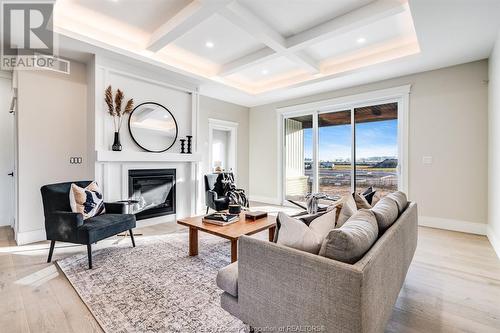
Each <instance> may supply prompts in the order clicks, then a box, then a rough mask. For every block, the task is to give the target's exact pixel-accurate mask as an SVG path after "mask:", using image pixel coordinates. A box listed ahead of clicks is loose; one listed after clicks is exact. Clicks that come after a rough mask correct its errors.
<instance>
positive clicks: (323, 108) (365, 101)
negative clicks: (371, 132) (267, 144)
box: [276, 84, 411, 204]
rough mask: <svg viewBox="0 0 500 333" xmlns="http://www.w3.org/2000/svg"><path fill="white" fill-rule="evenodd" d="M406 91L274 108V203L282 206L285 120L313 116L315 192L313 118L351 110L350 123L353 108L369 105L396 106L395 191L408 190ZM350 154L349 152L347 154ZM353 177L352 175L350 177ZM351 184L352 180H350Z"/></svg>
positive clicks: (404, 88)
mask: <svg viewBox="0 0 500 333" xmlns="http://www.w3.org/2000/svg"><path fill="white" fill-rule="evenodd" d="M410 91H411V84H407V85H403V86H398V87H393V88H388V89H381V90H374V91H369V92H365V93H361V94H355V95H349V96H342V97H337V98H332V99H327V100H321V101H316V102H311V103H305V104H298V105H292V106H286V107H282V108H277V109H276V112H277V117H278V140H277V141H278V163H277V164H278V182H277V183H278V184H277V187H278V189H277V190H278V191H277V193H278V201H279V202H280V203H281V204H286V200H285V197H286V188H285V186H286V182H285V179H284V177H286V174H285V146H284V144H285V141H284V139H283V138H284V135H285V126H284V123H285V119H287V118H290V117H295V116H305V115H312V116H313V162H314V163H313V164H314V166H313V167H314V169H313V177H314V176H315V178H314V180H313V191H317V189H318V184H319V179H318V170H316V169H317V166H318V163H317V157H318V155H319V154H318V137H317V136H318V130H317V126H318V124H317V119H318V115H319V114H320V113H325V112H335V111H343V110H351V122H352V120H353V117H354V112H353V111H354V109H355V108H359V107H363V106H370V105H373V104H384V103H395V102H396V103H398V138H397V140H398V160H399V161H398V170H397V171H398V174H399V175H398V176H399V178H398V189H399V190H400V191H403V192H405V193H408V191H409V180H408V169H409V167H408V163H409V157H408V156H409V140H408V128H409V108H410V105H409V104H410ZM351 134H352V142H354V139H355V137H354V136H355V133H354V131H352V133H351ZM351 149H352V151H354V150H355V146H354V145H353V146H352V147H351ZM351 154H352V153H351ZM352 177H354V175H353V176H352ZM351 181H352V184H354V180H351Z"/></svg>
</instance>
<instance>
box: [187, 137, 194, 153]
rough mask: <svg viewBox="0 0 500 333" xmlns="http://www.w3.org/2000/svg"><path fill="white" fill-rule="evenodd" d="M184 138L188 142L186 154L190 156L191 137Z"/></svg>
mask: <svg viewBox="0 0 500 333" xmlns="http://www.w3.org/2000/svg"><path fill="white" fill-rule="evenodd" d="M186 138H187V140H188V146H187V153H188V154H191V153H192V151H191V139H192V138H193V136H192V135H186Z"/></svg>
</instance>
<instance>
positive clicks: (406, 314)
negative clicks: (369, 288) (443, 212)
mask: <svg viewBox="0 0 500 333" xmlns="http://www.w3.org/2000/svg"><path fill="white" fill-rule="evenodd" d="M136 232H142V233H143V234H144V235H158V234H165V233H171V232H184V229H183V228H182V227H179V226H177V225H175V224H172V223H165V224H160V225H155V226H149V227H145V228H141V229H136ZM138 237H141V236H138ZM125 241H126V242H129V241H130V239H128V238H127V239H124V238H123V237H115V238H113V239H110V240H109V241H106V242H104V243H103V244H98V246H97V247H96V248H98V247H99V246H101V247H103V246H109V244H110V242H125ZM48 247H49V243H48V242H41V243H36V244H32V245H27V246H16V245H15V242H14V238H13V233H12V230H11V229H10V228H7V227H3V228H0V332H8V333H14V332H64V333H67V332H68V333H69V332H102V330H101V328H100V327H99V325H98V324H97V322H96V321H95V320H94V318H93V317H92V315H91V313H90V312H89V311H88V309H87V308H86V306H85V305H84V303H83V302H82V301H81V300H80V298H79V296H78V295H77V294H76V292H75V291H74V289H73V288H72V287H71V285H70V284H69V282H68V281H67V279H66V278H65V277H64V275H63V274H62V273H61V272H60V271H59V270H58V268H57V266H55V265H54V264H47V263H46V262H45V261H46V257H47V253H48ZM85 251H86V248H85V247H83V246H72V245H70V244H63V243H61V244H57V245H56V249H55V252H54V258H53V259H54V260H58V259H61V258H64V257H66V256H69V255H72V254H74V253H85ZM387 332H500V260H499V259H498V258H497V257H496V255H495V253H494V251H493V249H492V247H491V245H490V244H489V242H488V240H487V239H486V237H483V236H476V235H468V234H462V233H458V232H451V231H444V230H438V229H431V228H423V227H422V228H420V229H419V242H418V248H417V252H416V254H415V258H414V260H413V263H412V265H411V267H410V270H409V273H408V276H407V278H406V283H405V285H404V287H403V289H402V290H401V293H400V295H399V298H398V301H397V303H396V305H395V308H394V312H393V315H392V318H391V321H390V323H389V325H388V327H387Z"/></svg>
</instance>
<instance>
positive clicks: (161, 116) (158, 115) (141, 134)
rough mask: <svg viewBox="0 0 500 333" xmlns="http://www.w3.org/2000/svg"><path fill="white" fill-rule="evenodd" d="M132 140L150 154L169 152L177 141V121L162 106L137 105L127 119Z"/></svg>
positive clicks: (155, 104) (150, 103)
mask: <svg viewBox="0 0 500 333" xmlns="http://www.w3.org/2000/svg"><path fill="white" fill-rule="evenodd" d="M128 129H129V132H130V136H131V137H132V140H134V142H135V143H136V144H137V145H138V146H139V147H141V148H142V149H144V150H145V151H148V152H151V153H162V152H164V151H167V150H169V149H170V148H171V147H172V146H173V145H174V143H175V141H176V140H177V134H178V128H177V121H176V120H175V118H174V116H173V114H172V113H171V112H170V111H169V110H168V109H167V108H166V107H164V106H163V105H161V104H158V103H155V102H145V103H142V104H139V105H137V106H136V107H135V109H134V110H133V111H132V113H131V114H130V117H129V118H128Z"/></svg>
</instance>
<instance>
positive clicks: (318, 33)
mask: <svg viewBox="0 0 500 333" xmlns="http://www.w3.org/2000/svg"><path fill="white" fill-rule="evenodd" d="M406 6H407V3H406V1H403V2H401V1H400V0H377V1H374V2H371V3H369V4H367V5H365V6H363V7H361V8H359V9H355V10H353V11H351V12H349V13H347V14H344V15H342V16H339V17H336V18H334V19H332V20H330V21H327V22H325V23H322V24H319V25H317V26H315V27H313V28H311V29H309V30H306V31H303V32H301V33H298V34H296V35H293V36H291V37H289V38H287V40H286V45H287V48H288V50H290V51H295V50H300V49H303V48H305V47H307V46H310V45H312V44H316V43H319V42H321V41H323V40H327V39H330V38H332V37H333V36H335V35H341V34H345V33H347V32H350V31H353V30H355V29H358V28H361V27H363V26H366V25H368V24H370V23H373V22H376V21H379V20H382V19H385V18H387V17H390V16H393V15H396V14H399V13H402V12H404V11H405V10H406Z"/></svg>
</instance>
